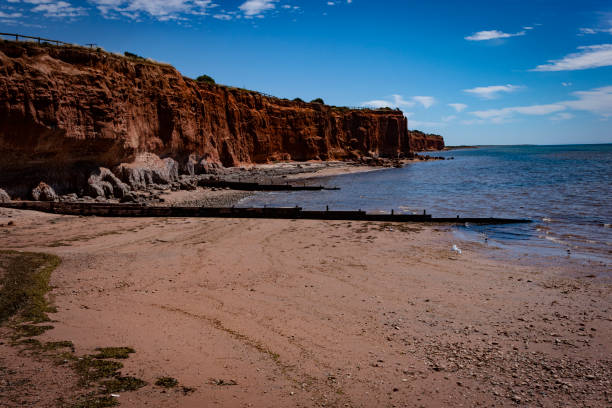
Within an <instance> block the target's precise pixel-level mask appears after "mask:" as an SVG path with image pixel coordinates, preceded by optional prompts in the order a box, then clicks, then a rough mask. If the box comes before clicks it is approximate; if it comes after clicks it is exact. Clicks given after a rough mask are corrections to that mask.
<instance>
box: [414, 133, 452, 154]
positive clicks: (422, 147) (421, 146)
mask: <svg viewBox="0 0 612 408" xmlns="http://www.w3.org/2000/svg"><path fill="white" fill-rule="evenodd" d="M409 133H410V136H409V137H410V147H411V148H412V149H413V151H415V152H424V151H430V150H444V138H443V137H442V136H440V135H434V134H430V133H423V132H421V131H418V130H410V131H409Z"/></svg>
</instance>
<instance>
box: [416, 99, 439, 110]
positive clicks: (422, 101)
mask: <svg viewBox="0 0 612 408" xmlns="http://www.w3.org/2000/svg"><path fill="white" fill-rule="evenodd" d="M412 99H413V100H415V101H416V102H418V103H420V104H421V105H423V107H424V108H425V109H429V108H430V107H431V106H432V105H433V104H434V103H435V102H436V99H435V98H434V97H433V96H413V97H412Z"/></svg>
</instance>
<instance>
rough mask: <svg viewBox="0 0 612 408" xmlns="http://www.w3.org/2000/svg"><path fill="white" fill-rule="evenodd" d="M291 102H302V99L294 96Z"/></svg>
mask: <svg viewBox="0 0 612 408" xmlns="http://www.w3.org/2000/svg"><path fill="white" fill-rule="evenodd" d="M293 102H300V103H304V101H303V100H302V99H301V98H295V99H294V100H293Z"/></svg>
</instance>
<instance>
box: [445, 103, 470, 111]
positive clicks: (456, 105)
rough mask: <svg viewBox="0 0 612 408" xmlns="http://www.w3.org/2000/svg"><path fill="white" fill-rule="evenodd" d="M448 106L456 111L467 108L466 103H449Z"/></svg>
mask: <svg viewBox="0 0 612 408" xmlns="http://www.w3.org/2000/svg"><path fill="white" fill-rule="evenodd" d="M448 106H450V107H451V108H453V109H455V111H457V112H461V111H464V110H465V108H467V105H466V104H465V103H449V104H448Z"/></svg>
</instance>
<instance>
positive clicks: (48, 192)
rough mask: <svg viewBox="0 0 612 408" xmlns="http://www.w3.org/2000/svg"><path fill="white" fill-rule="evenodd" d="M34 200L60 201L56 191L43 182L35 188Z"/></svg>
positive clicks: (33, 191) (33, 192)
mask: <svg viewBox="0 0 612 408" xmlns="http://www.w3.org/2000/svg"><path fill="white" fill-rule="evenodd" d="M32 198H33V199H34V201H56V200H57V199H58V197H57V194H56V193H55V190H53V188H52V187H51V186H50V185H48V184H47V183H45V182H44V181H41V182H40V183H38V185H37V186H36V187H34V189H33V190H32Z"/></svg>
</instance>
